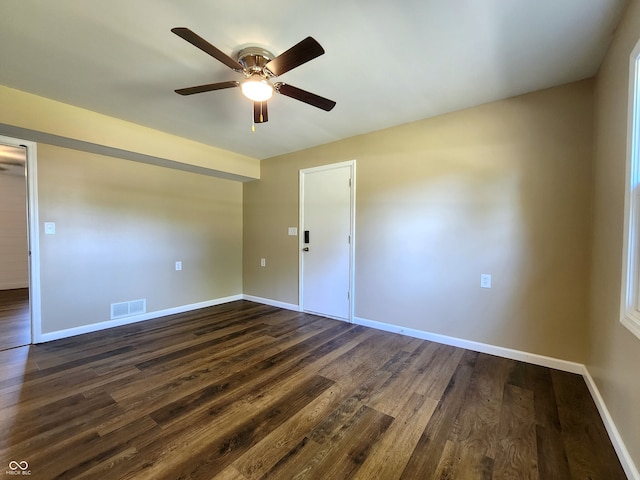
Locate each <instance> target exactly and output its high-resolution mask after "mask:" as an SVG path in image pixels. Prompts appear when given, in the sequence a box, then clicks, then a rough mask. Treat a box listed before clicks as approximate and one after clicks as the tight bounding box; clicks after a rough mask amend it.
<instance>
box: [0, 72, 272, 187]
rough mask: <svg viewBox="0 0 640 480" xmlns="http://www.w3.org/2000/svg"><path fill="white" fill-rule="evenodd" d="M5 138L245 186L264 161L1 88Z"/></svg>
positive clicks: (257, 174)
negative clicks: (130, 161) (238, 182)
mask: <svg viewBox="0 0 640 480" xmlns="http://www.w3.org/2000/svg"><path fill="white" fill-rule="evenodd" d="M0 105H2V108H0V133H2V134H5V135H7V136H10V137H18V138H21V139H24V140H31V141H35V142H39V143H49V144H53V145H58V146H62V147H70V148H74V149H78V150H85V151H89V152H92V153H98V154H106V155H112V156H116V157H121V158H127V159H132V160H136V161H141V162H147V163H151V164H155V165H161V166H170V167H172V168H175V169H182V170H185V171H192V172H197V173H204V174H207V175H213V176H219V177H221V178H231V179H236V180H240V181H246V180H251V179H255V178H260V162H259V160H257V159H255V158H250V157H247V156H245V155H240V154H238V153H233V152H229V151H227V150H222V149H220V148H216V147H212V146H210V145H205V144H203V143H199V142H195V141H193V140H188V139H186V138H182V137H178V136H176V135H171V134H168V133H165V132H161V131H158V130H154V129H152V128H148V127H143V126H142V125H137V124H135V123H131V122H127V121H125V120H120V119H118V118H114V117H109V116H107V115H102V114H100V113H96V112H92V111H89V110H85V109H83V108H79V107H76V106H73V105H68V104H65V103H62V102H57V101H55V100H50V99H48V98H44V97H40V96H37V95H33V94H31V93H27V92H22V91H20V90H15V89H12V88H8V87H5V86H3V85H0Z"/></svg>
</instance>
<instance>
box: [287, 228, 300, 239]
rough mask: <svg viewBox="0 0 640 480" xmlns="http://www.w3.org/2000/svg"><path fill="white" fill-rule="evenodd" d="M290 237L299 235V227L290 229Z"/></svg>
mask: <svg viewBox="0 0 640 480" xmlns="http://www.w3.org/2000/svg"><path fill="white" fill-rule="evenodd" d="M288 234H289V236H290V237H295V236H297V235H298V227H289V233H288Z"/></svg>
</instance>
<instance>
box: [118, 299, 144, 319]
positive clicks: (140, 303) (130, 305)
mask: <svg viewBox="0 0 640 480" xmlns="http://www.w3.org/2000/svg"><path fill="white" fill-rule="evenodd" d="M146 311H147V300H146V299H144V298H143V299H142V300H131V301H129V302H121V303H112V304H111V320H113V319H116V318H122V317H130V316H132V315H140V314H141V313H146Z"/></svg>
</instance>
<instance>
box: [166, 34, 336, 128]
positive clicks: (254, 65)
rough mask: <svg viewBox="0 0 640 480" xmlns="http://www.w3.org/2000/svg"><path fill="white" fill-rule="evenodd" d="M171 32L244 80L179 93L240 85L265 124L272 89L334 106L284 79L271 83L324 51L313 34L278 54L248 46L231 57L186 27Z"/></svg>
mask: <svg viewBox="0 0 640 480" xmlns="http://www.w3.org/2000/svg"><path fill="white" fill-rule="evenodd" d="M171 31H172V32H173V33H175V34H176V35H178V36H179V37H181V38H183V39H184V40H186V41H187V42H189V43H191V44H192V45H194V46H196V47H197V48H199V49H200V50H202V51H203V52H205V53H208V54H209V55H211V56H212V57H213V58H215V59H216V60H218V61H219V62H222V63H224V64H225V65H226V66H227V67H229V68H231V69H232V70H234V71H236V72H238V73H242V74H243V75H244V79H242V80H240V81H237V80H231V81H228V82H218V83H209V84H206V85H198V86H195V87H188V88H180V89H178V90H176V91H175V92H176V93H179V94H180V95H193V94H194V93H203V92H210V91H213V90H222V89H225V88H233V87H240V88H241V90H242V93H243V94H244V95H245V96H246V97H247V98H249V99H250V100H252V101H253V121H254V123H264V122H267V121H268V120H269V115H268V111H267V100H269V99H270V98H271V96H272V95H273V92H274V91H275V92H277V93H280V94H282V95H284V96H286V97H290V98H293V99H295V100H299V101H301V102H304V103H307V104H309V105H312V106H314V107H317V108H320V109H322V110H325V111H327V112H328V111H330V110H331V109H332V108H333V107H335V106H336V102H334V101H333V100H329V99H328V98H324V97H321V96H319V95H316V94H315V93H311V92H307V91H305V90H302V89H300V88H297V87H294V86H293V85H289V84H287V83H284V82H275V83H273V82H272V79H273V78H274V77H278V76H280V75H282V74H283V73H286V72H288V71H289V70H293V69H294V68H296V67H299V66H300V65H302V64H303V63H306V62H308V61H310V60H313V59H314V58H316V57H319V56H320V55H322V54H324V49H323V48H322V47H321V46H320V44H319V43H318V42H317V41H316V40H314V39H313V38H312V37H307V38H305V39H304V40H302V41H301V42H299V43H297V44H296V45H294V46H293V47H291V48H290V49H289V50H287V51H286V52H284V53H282V54H280V55H278V56H277V57H276V56H275V55H273V54H272V53H271V52H269V51H267V50H265V49H263V48H259V47H247V48H243V49H242V50H240V51H239V52H238V54H237V60H234V59H233V58H231V57H230V56H228V55H227V54H226V53H224V52H222V51H221V50H218V49H217V48H216V47H214V46H213V45H211V44H210V43H209V42H207V41H206V40H205V39H203V38H202V37H200V36H199V35H197V34H195V33H194V32H192V31H191V30H189V29H188V28H185V27H176V28H172V29H171Z"/></svg>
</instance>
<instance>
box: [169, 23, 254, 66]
mask: <svg viewBox="0 0 640 480" xmlns="http://www.w3.org/2000/svg"><path fill="white" fill-rule="evenodd" d="M171 31H172V32H173V33H175V34H176V35H178V36H179V37H181V38H183V39H185V40H186V41H187V42H189V43H190V44H191V45H193V46H195V47H198V48H199V49H200V50H202V51H203V52H205V53H208V54H209V55H211V56H212V57H213V58H215V59H216V60H218V61H219V62H222V63H224V64H225V65H226V66H227V67H229V68H231V69H232V70H236V71H239V72H241V71H242V65H240V64H239V63H238V62H236V61H235V60H234V59H233V58H231V57H230V56H229V55H227V54H226V53H224V52H223V51H221V50H218V49H217V48H216V47H214V46H213V45H211V44H210V43H209V42H207V41H206V40H205V39H204V38H202V37H201V36H199V35H197V34H195V33H193V32H192V31H191V30H189V29H188V28H185V27H175V28H172V29H171Z"/></svg>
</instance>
